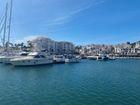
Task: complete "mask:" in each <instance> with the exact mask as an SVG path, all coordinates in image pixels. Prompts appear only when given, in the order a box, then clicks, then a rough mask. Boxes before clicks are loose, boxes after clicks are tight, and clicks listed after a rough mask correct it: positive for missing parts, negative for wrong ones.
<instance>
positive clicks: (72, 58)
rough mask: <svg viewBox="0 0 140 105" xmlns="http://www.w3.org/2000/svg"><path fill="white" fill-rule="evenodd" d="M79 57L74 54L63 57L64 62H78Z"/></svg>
mask: <svg viewBox="0 0 140 105" xmlns="http://www.w3.org/2000/svg"><path fill="white" fill-rule="evenodd" d="M79 62H80V58H79V57H76V56H67V57H66V59H65V63H79Z"/></svg>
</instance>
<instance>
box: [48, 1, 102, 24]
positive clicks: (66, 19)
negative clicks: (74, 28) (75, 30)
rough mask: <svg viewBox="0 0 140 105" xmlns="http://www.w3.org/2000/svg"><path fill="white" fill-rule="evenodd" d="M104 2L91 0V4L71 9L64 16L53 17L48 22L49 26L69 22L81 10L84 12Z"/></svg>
mask: <svg viewBox="0 0 140 105" xmlns="http://www.w3.org/2000/svg"><path fill="white" fill-rule="evenodd" d="M102 3H104V1H103V0H98V1H97V0H94V1H91V2H89V4H87V5H86V6H82V7H81V8H78V9H76V10H74V11H71V12H70V13H69V14H67V15H64V16H61V17H58V18H56V19H53V20H52V21H51V22H50V23H47V25H48V26H52V25H61V24H64V23H67V22H69V21H70V20H71V18H72V17H73V16H74V15H76V14H78V13H80V12H83V11H85V10H87V9H89V8H91V7H92V6H96V5H99V4H102Z"/></svg>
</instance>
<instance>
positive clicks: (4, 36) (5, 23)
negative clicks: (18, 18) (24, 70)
mask: <svg viewBox="0 0 140 105" xmlns="http://www.w3.org/2000/svg"><path fill="white" fill-rule="evenodd" d="M7 13H8V3H6V11H5V19H4V34H3V48H4V50H5V41H6V29H7Z"/></svg>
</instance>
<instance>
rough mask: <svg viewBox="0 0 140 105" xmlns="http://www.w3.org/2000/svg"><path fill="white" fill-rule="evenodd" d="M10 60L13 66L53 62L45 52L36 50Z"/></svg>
mask: <svg viewBox="0 0 140 105" xmlns="http://www.w3.org/2000/svg"><path fill="white" fill-rule="evenodd" d="M10 61H11V64H13V65H14V66H34V65H45V64H51V63H53V59H52V57H51V56H46V55H45V54H42V53H38V52H32V53H30V54H29V55H28V56H26V57H19V58H15V59H11V60H10Z"/></svg>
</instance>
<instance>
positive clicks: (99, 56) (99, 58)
mask: <svg viewBox="0 0 140 105" xmlns="http://www.w3.org/2000/svg"><path fill="white" fill-rule="evenodd" d="M97 60H99V61H106V60H109V57H108V56H107V55H106V54H99V55H98V57H97Z"/></svg>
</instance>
